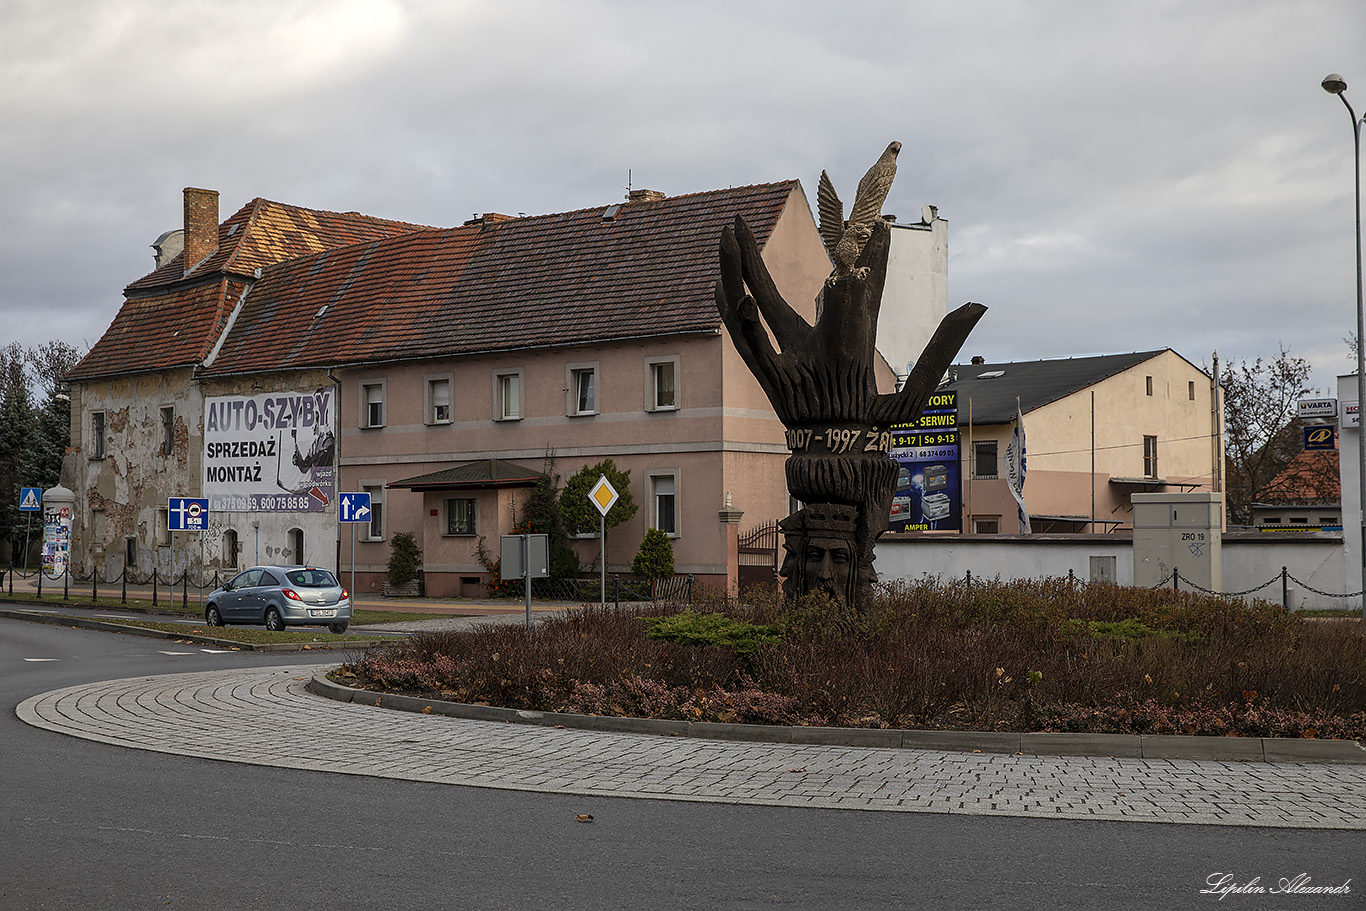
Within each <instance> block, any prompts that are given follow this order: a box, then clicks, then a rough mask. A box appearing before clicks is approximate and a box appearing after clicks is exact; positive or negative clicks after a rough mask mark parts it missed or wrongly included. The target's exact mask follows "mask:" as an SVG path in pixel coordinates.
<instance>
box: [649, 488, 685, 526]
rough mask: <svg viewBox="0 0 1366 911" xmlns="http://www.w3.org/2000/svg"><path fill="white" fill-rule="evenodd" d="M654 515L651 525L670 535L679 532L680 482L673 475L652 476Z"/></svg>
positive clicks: (651, 518)
mask: <svg viewBox="0 0 1366 911" xmlns="http://www.w3.org/2000/svg"><path fill="white" fill-rule="evenodd" d="M650 487H651V499H652V501H653V502H652V504H651V505H652V507H653V513H654V514H653V515H652V516H651V517H650V527H651V528H658V529H659V530H660V531H662V532H665V533H667V534H670V535H677V534H678V483H677V479H676V478H675V477H674V476H673V475H656V476H654V477H651V478H650Z"/></svg>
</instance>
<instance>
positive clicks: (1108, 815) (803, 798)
mask: <svg viewBox="0 0 1366 911" xmlns="http://www.w3.org/2000/svg"><path fill="white" fill-rule="evenodd" d="M317 672H318V667H317V666H316V665H301V666H293V667H288V666H287V667H272V668H260V669H252V670H231V671H213V672H203V673H194V674H175V675H168V676H160V677H150V678H149V677H139V678H133V679H128V680H112V681H106V682H103V683H95V684H85V685H81V686H73V687H67V688H65V689H61V690H56V691H53V692H51V693H45V694H43V695H40V696H34V697H33V698H31V699H28V700H25V701H24V702H23V703H21V704H20V705H19V706H18V708H17V710H16V713H17V714H18V716H19V718H20V719H21V720H23V721H25V722H27V723H28V724H31V725H34V726H36V727H40V728H45V729H47V730H50V731H57V732H60V733H63V734H68V735H71V736H74V737H80V738H83V739H86V740H94V741H98V742H101V743H108V744H115V745H118V746H123V747H129V748H133V749H144V750H154V751H157V752H162V753H171V754H176V755H184V756H197V757H203V758H206V759H215V760H221V761H226V762H242V763H251V764H255V765H263V766H275V767H279V768H291V769H307V770H314V771H326V772H334V773H339V774H345V775H368V776H374V777H380V778H391V779H402V780H407V781H424V782H433V783H441V784H456V785H462V786H465V787H483V788H502V789H509V790H519V791H542V792H553V793H563V794H580V795H594V796H611V797H637V798H649V799H655V800H689V801H705V802H715V803H735V804H762V805H769V806H785V807H820V808H831V809H858V810H872V811H888V812H921V813H953V814H969V815H978V816H1025V817H1036V818H1049V819H1071V820H1078V819H1084V820H1113V821H1125V822H1158V823H1179V824H1197V825H1235V826H1257V827H1277V828H1315V829H1351V830H1358V831H1360V830H1366V780H1364V779H1363V778H1362V776H1361V774H1360V771H1361V766H1354V765H1326V764H1310V763H1293V762H1292V763H1279V764H1271V763H1265V762H1214V761H1195V760H1180V759H1165V760H1153V759H1119V758H1113V757H1106V756H1089V757H1088V756H1071V757H1058V756H1024V755H1006V754H1000V753H994V754H993V753H962V752H945V751H940V750H933V749H882V748H855V747H847V746H818V745H799V744H789V743H735V742H726V741H718V740H703V739H698V738H688V737H663V736H651V735H645V734H631V733H603V732H594V731H585V730H572V729H562V728H557V727H549V726H526V725H517V724H507V723H504V722H497V721H474V720H466V719H458V718H449V717H443V716H441V715H437V714H424V713H422V712H420V711H418V712H401V711H391V710H388V709H385V708H381V707H376V706H374V705H372V704H357V703H353V702H337V701H333V700H330V699H326V698H323V697H321V696H316V695H314V694H313V693H311V692H309V691H308V689H307V687H308V684H309V682H310V680H311V679H312V678H313V675H314V674H315V673H317Z"/></svg>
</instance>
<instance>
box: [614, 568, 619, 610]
mask: <svg viewBox="0 0 1366 911" xmlns="http://www.w3.org/2000/svg"><path fill="white" fill-rule="evenodd" d="M612 601H613V602H614V603H615V604H616V608H617V610H621V573H612Z"/></svg>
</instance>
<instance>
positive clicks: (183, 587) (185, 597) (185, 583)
mask: <svg viewBox="0 0 1366 911" xmlns="http://www.w3.org/2000/svg"><path fill="white" fill-rule="evenodd" d="M180 609H181V610H189V609H190V567H188V566H186V567H185V572H183V573H181V575H180Z"/></svg>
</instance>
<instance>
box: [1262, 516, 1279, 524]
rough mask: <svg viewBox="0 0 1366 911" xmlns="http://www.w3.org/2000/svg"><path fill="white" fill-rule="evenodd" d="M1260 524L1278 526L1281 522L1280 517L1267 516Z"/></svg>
mask: <svg viewBox="0 0 1366 911" xmlns="http://www.w3.org/2000/svg"><path fill="white" fill-rule="evenodd" d="M1262 524H1263V525H1280V524H1281V520H1280V517H1279V516H1267V517H1266V518H1264V519H1262Z"/></svg>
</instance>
